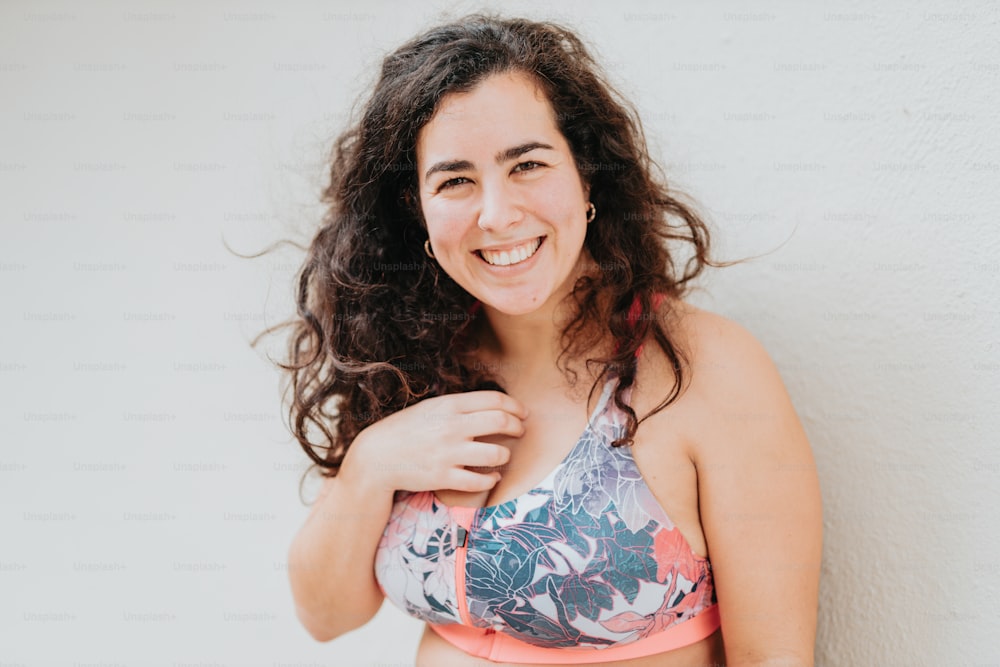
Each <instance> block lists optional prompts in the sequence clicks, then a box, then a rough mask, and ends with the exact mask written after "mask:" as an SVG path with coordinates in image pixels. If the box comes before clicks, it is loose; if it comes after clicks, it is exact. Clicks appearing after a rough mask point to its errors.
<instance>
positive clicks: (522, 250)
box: [479, 238, 542, 266]
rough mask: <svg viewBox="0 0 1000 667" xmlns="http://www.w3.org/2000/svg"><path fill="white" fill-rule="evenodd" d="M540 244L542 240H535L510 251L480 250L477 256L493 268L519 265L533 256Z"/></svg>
mask: <svg viewBox="0 0 1000 667" xmlns="http://www.w3.org/2000/svg"><path fill="white" fill-rule="evenodd" d="M541 244H542V239H540V238H537V239H535V240H534V241H531V242H529V243H525V244H524V245H519V246H517V247H516V248H511V249H510V250H501V251H499V252H497V251H494V250H480V251H479V254H480V255H482V257H483V259H485V260H486V261H487V262H489V263H490V264H492V265H494V266H510V265H511V264H520V263H521V262H523V261H524V260H526V259H528V258H529V257H531V256H532V255H534V254H535V251H536V250H538V246H540V245H541Z"/></svg>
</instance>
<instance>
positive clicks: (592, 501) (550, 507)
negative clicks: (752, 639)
mask: <svg viewBox="0 0 1000 667" xmlns="http://www.w3.org/2000/svg"><path fill="white" fill-rule="evenodd" d="M613 387H614V379H613V378H612V379H611V380H609V381H608V383H607V384H606V385H605V387H604V391H603V392H602V394H601V398H600V400H599V402H598V405H597V408H596V409H595V411H594V414H593V415H592V416H591V418H590V420H589V422H588V426H587V429H586V430H585V431H584V433H583V435H582V436H581V437H580V439H579V441H577V443H576V445H575V446H574V447H573V449H572V450H571V451H570V453H569V454H568V455H567V456H566V458H565V459H563V461H562V462H561V463H560V464H559V465H558V466H557V467H556V469H555V470H553V471H552V472H551V473H549V475H548V476H547V477H546V478H545V479H544V480H542V481H541V482H540V483H539V484H538V486H536V487H535V488H533V489H531V490H530V491H528V492H527V493H524V494H522V495H521V496H519V497H517V498H514V499H512V500H509V501H507V502H505V503H501V504H498V505H490V506H487V507H478V508H476V507H459V506H449V505H444V504H442V503H441V502H440V501H438V500H437V498H436V497H435V496H434V494H433V492H430V491H423V492H419V493H414V492H409V491H398V492H397V493H396V496H395V498H394V504H393V508H392V513H391V515H390V517H389V521H388V523H387V525H386V527H385V531H384V532H383V534H382V539H381V541H380V542H379V545H378V550H377V552H376V556H375V576H376V580H377V581H378V584H379V587H380V588H381V589H382V592H383V593H384V594H385V596H386V597H387V598H389V599H390V600H391V601H392V602H393V603H394V604H395V605H396V606H398V607H399V608H401V609H403V610H404V611H406V612H407V613H408V614H410V615H411V616H415V617H417V618H419V619H421V620H423V621H426V622H427V623H429V624H430V626H431V628H432V629H433V630H434V631H436V632H437V633H438V634H439V635H441V636H442V637H443V638H444V639H446V640H447V641H449V642H451V643H452V644H454V645H456V646H458V647H459V648H461V649H463V650H464V651H465V652H466V653H469V654H470V655H473V656H477V657H481V658H487V659H489V660H496V661H503V662H536V663H548V664H570V663H592V662H606V661H611V660H623V659H630V658H637V657H642V656H646V655H653V654H656V653H662V652H664V651H669V650H672V649H675V648H679V647H681V646H685V645H688V644H692V643H694V642H697V641H699V640H701V639H703V638H705V637H707V636H709V635H711V634H712V633H713V632H714V631H715V630H716V629H717V628H718V627H719V623H720V622H719V613H718V605H717V604H716V596H715V588H714V585H713V580H712V570H711V565H710V563H709V561H708V560H707V559H706V558H702V557H700V556H698V555H697V554H695V553H694V552H693V551H692V549H691V546H690V545H689V544H688V542H687V540H686V539H685V538H684V537H683V536H682V535H681V533H680V531H679V530H677V528H676V527H675V526H674V524H673V522H672V521H671V520H670V518H669V517H668V516H667V514H666V512H665V511H664V510H663V508H662V507H661V506H660V504H659V503H658V502H657V501H656V498H655V497H654V496H653V494H652V492H651V491H650V490H649V487H648V486H647V485H646V483H645V481H644V480H643V478H642V475H641V474H640V472H639V469H638V468H637V466H636V464H635V461H634V460H633V458H632V453H631V450H630V448H628V447H619V448H615V447H611V444H610V443H611V442H612V441H613V440H614V439H615V438H616V437H618V436H619V435H621V434H622V433H623V432H624V428H625V427H624V423H625V420H624V415H623V414H622V412H621V410H619V409H617V408H616V407H615V405H614V401H612V400H610V396H611V392H612V390H613Z"/></svg>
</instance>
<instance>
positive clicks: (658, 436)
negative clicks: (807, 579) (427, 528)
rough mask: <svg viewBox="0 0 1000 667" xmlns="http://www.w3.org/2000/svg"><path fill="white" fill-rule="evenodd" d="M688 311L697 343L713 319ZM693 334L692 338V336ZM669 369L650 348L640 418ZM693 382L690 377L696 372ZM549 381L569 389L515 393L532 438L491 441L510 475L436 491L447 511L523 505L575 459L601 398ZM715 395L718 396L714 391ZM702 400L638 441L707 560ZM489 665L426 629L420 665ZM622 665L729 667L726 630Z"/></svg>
mask: <svg viewBox="0 0 1000 667" xmlns="http://www.w3.org/2000/svg"><path fill="white" fill-rule="evenodd" d="M683 311H684V312H685V313H686V316H685V317H684V325H685V326H686V327H688V328H691V329H694V331H693V333H694V335H695V336H697V328H698V327H699V326H702V327H704V326H708V325H709V324H710V320H711V317H713V316H710V315H709V314H708V313H706V312H705V311H700V310H698V309H696V308H694V307H692V306H690V305H687V304H684V305H683ZM699 313H701V315H699ZM690 333H692V332H689V335H690ZM692 361H693V364H692V365H693V367H695V368H697V366H698V365H699V363H701V362H702V360H700V359H694V360H692ZM667 368H669V363H668V361H667V359H666V357H665V355H664V353H663V352H662V350H660V349H659V348H658V347H657V346H656V345H654V344H649V345H645V346H644V347H643V355H642V357H641V358H640V362H639V371H638V376H637V382H636V388H635V390H634V391H633V396H632V399H633V407H634V408H635V409H636V412H637V414H638V415H639V416H640V417H641V416H643V415H645V414H646V413H647V412H648V411H649V410H650V409H652V408H653V407H655V405H656V404H657V403H658V402H659V401H658V400H657V399H662V397H663V396H665V395H666V394H667V392H668V391H669V390H670V385H671V384H672V380H671V379H670V375H669V374H668V373H666V372H664V371H665V370H666V369H667ZM687 375H689V376H690V375H691V372H690V370H689V372H688V373H687ZM546 379H547V380H548V382H549V383H556V384H557V386H558V385H562V387H561V389H562V390H557V391H553V390H552V388H551V387H548V386H545V384H543V383H541V382H540V381H539V380H538V379H534V380H533V381H532V380H529V381H524V382H522V383H521V384H515V385H513V386H510V387H509V388H508V392H509V393H510V394H511V395H512V396H514V397H516V398H518V399H519V400H520V401H521V402H522V403H524V404H526V405H528V406H530V410H531V413H530V415H529V417H528V418H527V419H526V420H525V421H524V425H525V433H524V436H522V437H521V438H509V437H492V438H490V441H491V442H496V443H499V444H503V445H506V446H507V447H508V448H509V449H510V452H511V454H510V460H509V462H508V463H507V464H506V465H503V466H499V467H497V468H496V470H498V471H500V472H501V473H502V475H503V476H502V477H501V479H500V481H499V482H498V483H497V485H496V486H494V487H493V488H492V489H490V490H488V491H483V492H478V493H463V492H458V491H437V492H436V493H435V495H436V496H437V498H438V499H439V500H440V501H441V502H443V503H445V504H448V505H464V506H486V505H493V504H497V503H502V502H505V501H507V500H510V499H512V498H516V497H517V496H519V495H520V494H522V493H524V492H526V491H528V490H529V489H531V488H532V487H534V486H535V485H536V484H537V483H538V481H539V480H541V479H543V478H544V477H545V476H546V475H547V474H548V472H549V471H551V470H552V469H553V468H555V467H556V465H558V464H559V462H560V461H562V459H563V458H564V457H565V456H566V455H567V454H568V453H569V450H570V448H571V447H572V446H573V445H574V444H575V443H576V441H577V439H578V438H579V436H580V434H581V433H582V432H583V430H584V428H585V426H586V421H587V416H588V415H589V414H590V413H591V411H592V410H593V408H594V401H596V400H597V396H596V394H595V396H594V397H593V398H592V400H591V401H590V403H589V404H588V403H587V400H586V399H587V391H588V390H589V388H590V382H583V381H582V380H581V381H580V382H579V383H578V385H577V387H575V388H573V389H568V388H566V387H565V378H563V376H562V375H561V374H554V375H551V376H549V377H548V378H546ZM718 379H719V378H716V381H718ZM591 381H592V380H591ZM696 381H698V382H701V383H702V384H705V383H708V382H711V381H712V379H711V376H706V377H704V378H701V377H700V378H698V379H697V380H696ZM505 386H506V385H505ZM708 391H709V393H711V390H710V388H708ZM697 400H698V398H697V396H696V395H695V394H690V393H686V394H685V395H683V396H682V397H681V398H680V399H678V400H677V401H676V402H674V403H673V404H672V405H671V406H670V407H669V408H667V409H665V410H662V411H660V412H659V413H657V414H656V415H654V416H653V417H651V418H650V419H648V420H647V421H645V422H643V423H642V424H641V425H640V427H639V430H638V432H637V434H636V438H635V444H634V446H633V447H634V448H633V450H632V451H633V456H634V457H635V460H636V464H637V465H638V466H639V470H640V472H642V473H643V478H644V479H645V480H646V483H647V484H648V485H649V487H650V490H651V491H652V492H653V495H654V496H656V498H657V500H659V501H660V504H661V505H662V506H663V508H664V509H665V510H666V512H667V514H668V515H669V516H670V517H671V519H673V521H674V523H675V524H676V525H677V527H678V529H679V530H680V531H681V533H682V534H683V535H684V536H685V538H686V539H687V540H688V543H689V544H690V545H691V548H692V550H693V551H694V552H695V553H696V554H698V555H699V556H703V557H704V556H710V554H709V553H708V546H707V544H706V540H705V534H704V531H703V529H702V526H701V521H700V517H699V514H698V473H697V470H696V469H695V466H694V463H693V462H692V459H691V455H690V451H689V447H690V444H689V443H690V442H692V439H691V438H690V437H689V436H690V434H691V433H694V432H697V424H696V423H691V419H692V418H693V417H694V415H697V414H700V413H701V412H702V410H703V409H704V408H702V410H699V409H694V407H693V406H691V403H692V402H693V401H697ZM556 443H558V445H556ZM486 664H490V665H493V664H498V663H493V662H489V661H484V660H483V659H482V658H476V657H473V656H470V655H467V654H466V653H464V652H463V651H462V650H460V649H458V648H456V647H455V646H452V645H451V644H449V643H448V642H447V641H445V640H444V639H442V638H441V637H440V636H438V635H437V634H436V633H435V632H434V631H433V630H431V629H430V627H426V628H425V630H424V634H423V637H422V638H421V641H420V646H419V649H418V653H417V665H426V666H427V667H431V666H434V665H449V666H452V665H453V666H454V667H473V666H474V665H478V666H482V665H486ZM615 664H618V665H622V666H627V667H647V666H648V667H652V666H654V665H656V666H664V667H672V666H676V667H693V666H696V665H697V666H702V665H704V666H711V667H717V666H721V665H724V664H725V656H724V650H723V644H722V635H721V632H720V631H716V632H715V633H714V634H712V635H711V636H710V637H707V638H705V639H703V640H701V641H699V642H697V643H695V644H692V645H689V646H685V647H682V648H680V649H675V650H673V651H669V652H667V653H661V654H658V655H651V656H646V657H643V658H635V659H632V660H624V661H617V662H616V663H615Z"/></svg>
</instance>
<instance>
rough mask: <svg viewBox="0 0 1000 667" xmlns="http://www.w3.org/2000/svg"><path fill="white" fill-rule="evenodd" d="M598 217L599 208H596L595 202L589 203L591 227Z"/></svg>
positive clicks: (588, 218)
mask: <svg viewBox="0 0 1000 667" xmlns="http://www.w3.org/2000/svg"><path fill="white" fill-rule="evenodd" d="M596 217H597V207H596V206H594V202H592V201H589V202H587V224H588V225H589V224H590V223H592V222H593V221H594V218H596Z"/></svg>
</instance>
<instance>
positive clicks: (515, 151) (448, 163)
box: [424, 141, 555, 180]
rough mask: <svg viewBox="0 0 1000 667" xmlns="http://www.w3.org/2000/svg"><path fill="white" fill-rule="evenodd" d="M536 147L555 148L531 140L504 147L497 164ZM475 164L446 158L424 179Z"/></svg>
mask: <svg viewBox="0 0 1000 667" xmlns="http://www.w3.org/2000/svg"><path fill="white" fill-rule="evenodd" d="M536 148H543V149H546V150H550V151H551V150H555V149H554V148H552V146H550V145H548V144H546V143H542V142H541V141H529V142H527V143H524V144H521V145H519V146H514V147H512V148H507V149H504V150H502V151H500V152H499V153H497V154H496V155H495V156H494V157H493V159H494V160H496V163H497V164H503V163H504V162H508V161H509V160H513V159H515V158H517V157H520V156H522V155H524V154H525V153H527V152H529V151H533V150H535V149H536ZM473 166H474V165H473V164H472V163H471V162H469V161H468V160H445V161H443V162H438V163H436V164H434V165H433V166H432V167H431V168H430V169H428V170H427V173H426V174H424V180H426V179H428V178H430V177H431V175H433V174H436V173H437V172H439V171H463V170H466V169H472V168H473Z"/></svg>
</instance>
